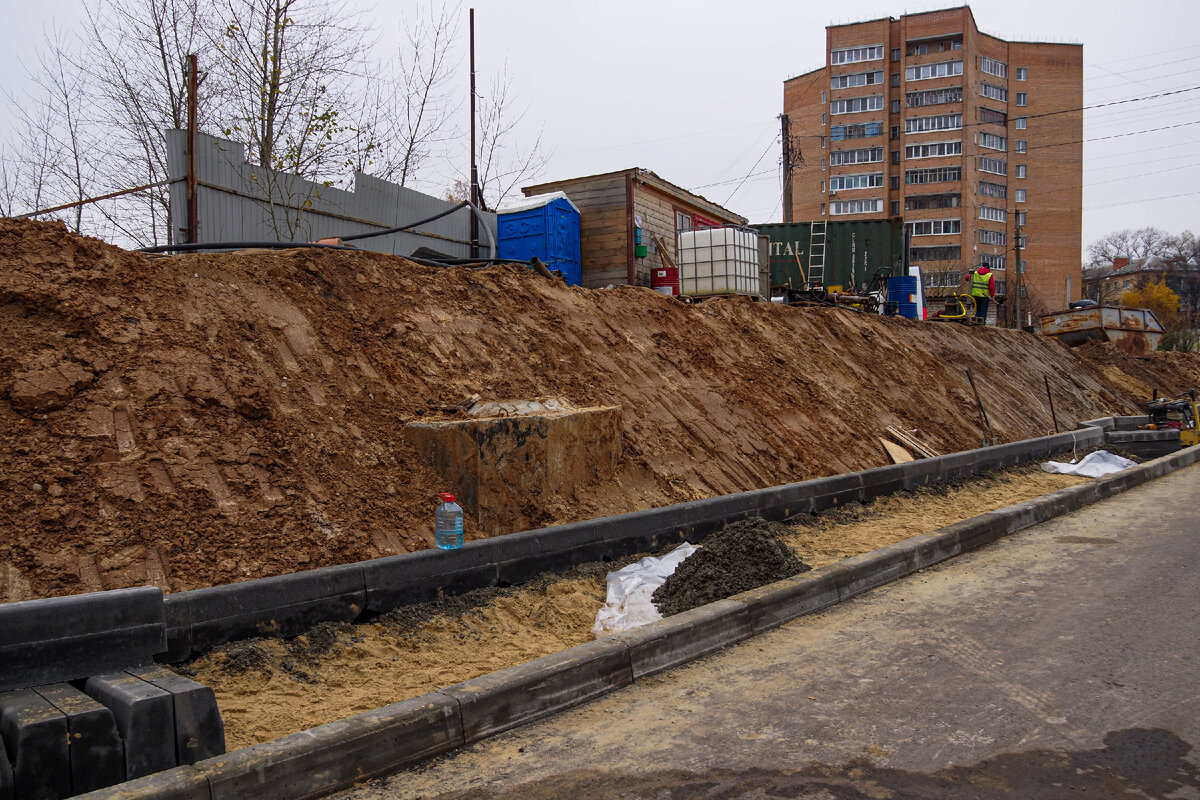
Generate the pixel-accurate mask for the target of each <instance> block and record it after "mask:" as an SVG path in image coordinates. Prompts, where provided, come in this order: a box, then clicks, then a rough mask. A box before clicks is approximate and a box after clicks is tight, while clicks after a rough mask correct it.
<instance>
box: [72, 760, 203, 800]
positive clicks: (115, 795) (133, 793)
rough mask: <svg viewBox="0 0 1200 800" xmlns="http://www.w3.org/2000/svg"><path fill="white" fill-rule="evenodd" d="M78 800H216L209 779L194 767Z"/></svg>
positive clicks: (98, 792)
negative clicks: (213, 799) (210, 788)
mask: <svg viewBox="0 0 1200 800" xmlns="http://www.w3.org/2000/svg"><path fill="white" fill-rule="evenodd" d="M74 800H212V795H211V794H210V793H209V789H208V778H206V777H204V776H203V775H201V774H200V773H199V772H198V771H196V770H195V769H193V768H192V767H175V768H174V769H169V770H166V771H165V772H156V773H154V774H153V775H147V776H146V777H144V778H138V779H136V780H132V781H126V782H125V783H121V784H118V785H116V786H110V787H108V788H107V789H97V790H95V791H92V792H88V793H87V794H83V795H79V796H78V797H76V798H74Z"/></svg>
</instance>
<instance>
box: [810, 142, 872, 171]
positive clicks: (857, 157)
mask: <svg viewBox="0 0 1200 800" xmlns="http://www.w3.org/2000/svg"><path fill="white" fill-rule="evenodd" d="M821 161H822V165H823V164H824V159H822V160H821ZM881 161H883V148H882V147H861V148H859V149H857V150H834V151H833V152H831V153H830V154H829V163H830V164H831V165H832V166H835V167H840V166H842V165H844V164H872V163H879V162H881Z"/></svg>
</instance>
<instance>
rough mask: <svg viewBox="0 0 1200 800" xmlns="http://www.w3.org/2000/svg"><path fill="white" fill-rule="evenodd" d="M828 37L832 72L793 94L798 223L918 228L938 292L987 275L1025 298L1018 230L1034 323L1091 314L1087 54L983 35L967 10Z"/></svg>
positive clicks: (821, 72) (789, 117) (855, 27)
mask: <svg viewBox="0 0 1200 800" xmlns="http://www.w3.org/2000/svg"><path fill="white" fill-rule="evenodd" d="M825 36H826V52H825V63H826V66H824V67H822V68H820V69H817V70H814V71H812V72H808V73H805V74H804V75H800V76H798V77H795V78H792V79H790V80H788V81H786V82H785V83H784V90H783V111H784V115H785V117H786V122H785V124H786V125H787V126H788V128H789V134H790V135H789V142H790V146H791V150H792V153H791V161H792V163H793V165H794V166H793V169H792V178H791V181H790V182H789V183H788V185H787V187H786V189H785V196H784V221H792V220H797V221H799V220H817V219H826V220H830V221H832V220H857V219H883V218H890V217H903V219H904V220H905V223H906V229H907V231H908V233H909V235H910V243H909V260H910V264H913V265H919V266H920V267H921V268H922V271H923V272H924V273H925V274H926V275H927V276H928V279H927V281H926V283H927V285H933V286H935V287H938V286H940V287H941V288H942V291H943V292H949V291H951V287H958V286H962V285H964V283H963V276H964V275H965V274H966V272H967V271H969V270H970V269H972V268H974V267H975V266H977V265H979V264H981V263H984V264H987V265H988V266H989V267H991V268H992V269H993V270H995V272H996V283H997V293H1000V292H1002V291H1004V292H1007V293H1008V294H1010V295H1011V294H1012V291H1013V290H1014V289H1015V286H1012V284H1013V283H1014V271H1015V270H1016V269H1017V268H1018V265H1017V263H1016V260H1017V259H1016V247H1017V244H1018V243H1017V231H1018V229H1019V230H1020V235H1021V237H1022V238H1021V242H1020V246H1021V253H1020V261H1021V262H1023V264H1024V267H1025V271H1024V273H1023V275H1022V277H1021V283H1023V284H1025V285H1024V286H1023V287H1022V292H1021V294H1022V295H1023V299H1022V302H1021V307H1022V310H1023V311H1027V310H1032V311H1033V313H1034V314H1035V315H1036V314H1037V313H1039V312H1042V311H1053V310H1058V309H1063V308H1066V306H1067V303H1068V302H1069V301H1070V300H1073V299H1078V298H1079V297H1080V296H1081V293H1082V275H1081V268H1080V261H1079V253H1080V244H1081V237H1082V232H1081V228H1082V196H1083V189H1082V183H1083V180H1082V177H1083V144H1082V139H1083V112H1082V110H1081V109H1082V106H1083V47H1082V46H1081V45H1069V44H1048V43H1042V42H1008V41H1004V40H1003V39H998V38H996V37H994V36H989V35H987V34H985V33H980V32H979V30H978V28H976V26H975V18H974V16H973V15H972V13H971V9H970V8H969V7H966V6H963V7H960V8H953V9H947V10H943V11H932V12H928V13H922V14H906V15H904V16H902V17H900V18H899V19H893V18H886V19H878V20H872V21H869V22H858V23H852V24H847V25H831V26H829V27H828V28H826V29H825ZM797 148H798V149H799V151H800V155H801V156H802V158H803V161H802V162H800V163H797V162H798V159H797V156H796V150H797ZM789 189H790V192H788V190H789ZM937 293H938V292H937V291H932V292H931V294H937ZM1011 308H1012V304H1011V303H1010V305H1009V309H1010V310H1011ZM1022 316H1023V317H1024V316H1025V314H1024V313H1023V314H1022ZM1023 321H1024V320H1023Z"/></svg>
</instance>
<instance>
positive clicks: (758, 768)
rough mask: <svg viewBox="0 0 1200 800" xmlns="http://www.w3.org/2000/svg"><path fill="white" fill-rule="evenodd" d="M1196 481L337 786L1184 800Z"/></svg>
mask: <svg viewBox="0 0 1200 800" xmlns="http://www.w3.org/2000/svg"><path fill="white" fill-rule="evenodd" d="M1198 496H1200V465H1196V466H1192V467H1188V468H1186V469H1183V470H1181V471H1179V472H1176V473H1173V474H1172V475H1168V476H1167V477H1165V478H1162V479H1159V480H1157V481H1154V482H1152V483H1151V484H1148V485H1146V486H1143V487H1140V488H1138V489H1134V490H1132V491H1130V492H1127V493H1125V494H1123V495H1120V496H1119V497H1117V498H1114V499H1112V500H1108V501H1105V502H1103V503H1099V504H1097V505H1094V506H1091V507H1089V508H1086V509H1083V510H1081V511H1078V512H1075V513H1073V514H1070V515H1068V516H1065V517H1062V518H1060V519H1057V520H1054V521H1051V522H1049V523H1046V524H1043V525H1040V526H1037V527H1036V528H1033V529H1030V530H1028V531H1025V532H1023V533H1020V534H1017V535H1015V536H1012V537H1009V538H1008V539H1005V540H1003V541H1001V542H998V543H996V544H994V545H991V546H989V547H986V548H984V549H982V550H980V551H978V552H975V553H971V554H968V555H966V556H962V557H960V558H958V559H955V560H953V561H952V562H950V563H948V564H944V565H942V566H940V567H937V568H933V569H928V570H925V571H924V572H922V573H919V574H917V575H914V576H911V577H909V578H907V579H905V580H902V581H899V582H897V583H894V584H891V585H890V586H887V587H884V588H882V589H878V590H876V591H874V592H871V593H869V594H867V595H865V596H862V597H859V598H856V599H854V600H852V601H850V602H847V603H844V604H842V605H840V606H836V607H834V608H832V609H829V610H827V611H825V612H823V613H820V614H816V615H813V616H809V617H805V618H802V619H799V620H796V621H794V622H792V623H790V624H788V625H786V626H784V627H782V628H780V629H778V630H776V631H773V632H771V633H769V634H766V635H763V636H759V637H756V638H754V639H751V640H749V641H748V642H745V643H742V644H740V645H737V646H735V647H732V648H730V649H728V650H726V651H724V652H722V653H719V654H716V655H713V656H710V657H708V658H705V659H703V660H700V661H697V662H695V663H693V664H690V665H688V666H685V667H682V668H679V669H676V670H673V671H670V672H668V673H665V674H663V675H660V676H657V677H655V678H651V679H646V680H641V681H639V682H638V683H637V684H636V685H634V686H632V687H630V688H627V689H624V690H621V691H619V692H617V693H615V694H613V695H610V696H608V697H606V698H603V699H601V700H598V701H596V702H593V703H591V704H589V705H587V706H584V707H582V708H578V709H574V710H572V711H569V712H566V713H564V714H561V715H558V716H556V717H554V718H552V719H549V720H546V721H543V722H541V723H536V724H533V725H529V726H526V727H524V728H520V729H518V730H515V731H511V732H509V733H507V734H504V735H501V736H498V737H495V738H492V739H489V740H486V741H483V742H479V743H477V744H475V745H473V746H471V747H468V748H465V749H464V750H462V751H460V752H458V753H456V754H453V755H450V756H447V757H444V758H442V759H438V760H436V761H433V762H429V763H428V764H426V765H423V766H421V767H418V768H416V769H413V770H409V771H406V772H401V773H398V774H396V775H393V776H391V777H388V778H384V779H380V780H376V781H371V782H369V783H366V784H364V785H362V786H361V787H359V788H356V789H354V790H350V791H347V792H343V793H341V794H339V795H337V797H339V798H342V800H383V799H384V798H386V799H387V800H392V798H397V799H398V798H426V799H427V800H432V798H445V799H446V800H450V798H468V797H470V798H485V799H486V798H532V799H533V800H538V799H539V798H568V800H582V798H592V797H612V798H622V799H623V800H641V799H642V798H645V799H646V800H652V799H653V800H677V799H678V798H691V797H704V798H774V797H787V798H812V799H813V800H818V799H819V800H831V799H837V800H841V799H842V798H873V799H875V800H882V799H884V798H888V799H891V800H903V799H904V798H942V797H945V798H1002V797H1003V798H1023V799H1027V798H1051V797H1053V798H1058V797H1105V798H1107V797H1116V796H1122V795H1124V796H1136V797H1145V796H1148V797H1168V796H1169V797H1172V798H1200V766H1198V765H1200V751H1198V748H1200V514H1198V513H1197V510H1196V500H1197V497H1198Z"/></svg>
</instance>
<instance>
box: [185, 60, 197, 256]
mask: <svg viewBox="0 0 1200 800" xmlns="http://www.w3.org/2000/svg"><path fill="white" fill-rule="evenodd" d="M198 61H199V59H197V58H196V54H195V53H192V54H191V55H189V56H188V57H187V64H188V68H187V73H188V74H187V230H186V231H185V234H186V237H187V242H188V244H195V243H196V242H198V241H200V220H199V212H198V210H197V202H196V112H197V106H198V104H199V101H198V100H197V99H196V94H197V92H198V90H199V87H200V79H199V77H198V76H197V72H198V69H197V66H196V65H197V62H198Z"/></svg>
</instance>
